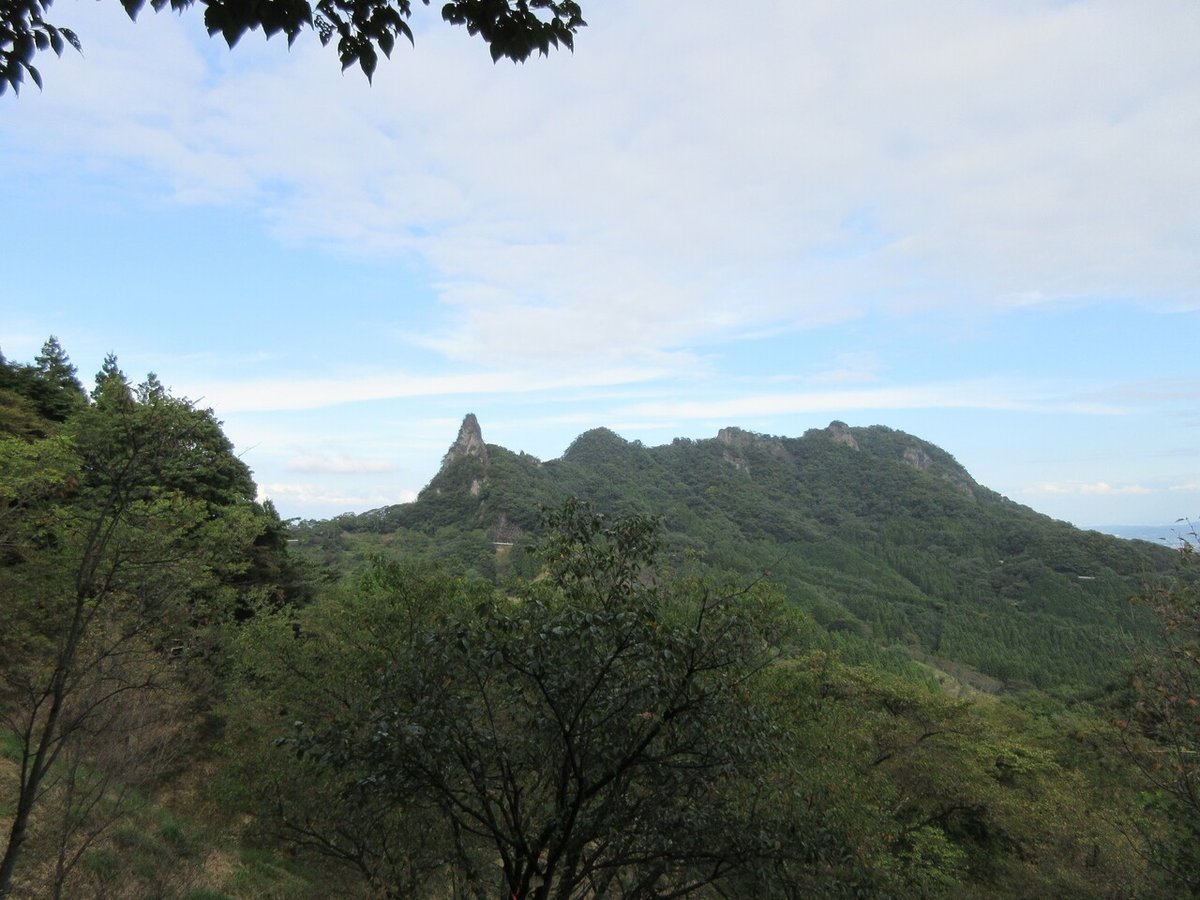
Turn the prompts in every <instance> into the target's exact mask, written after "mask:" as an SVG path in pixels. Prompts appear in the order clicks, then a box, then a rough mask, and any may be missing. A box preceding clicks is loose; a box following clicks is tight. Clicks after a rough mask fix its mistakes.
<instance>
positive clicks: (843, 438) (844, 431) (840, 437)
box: [825, 419, 859, 450]
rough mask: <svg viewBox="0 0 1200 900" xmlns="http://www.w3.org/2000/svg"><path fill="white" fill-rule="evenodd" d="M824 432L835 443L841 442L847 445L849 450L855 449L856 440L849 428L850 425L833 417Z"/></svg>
mask: <svg viewBox="0 0 1200 900" xmlns="http://www.w3.org/2000/svg"><path fill="white" fill-rule="evenodd" d="M825 431H826V433H827V434H828V435H829V436H830V437H831V438H832V439H833V442H834V443H835V444H842V445H844V446H846V447H849V448H850V449H851V450H857V449H859V447H858V441H857V440H856V439H855V437H854V432H853V431H851V430H850V426H849V425H847V424H846V423H845V422H839V421H838V420H837V419H834V420H833V421H832V422H830V423H829V426H828V427H827V428H826V429H825Z"/></svg>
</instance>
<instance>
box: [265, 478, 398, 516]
mask: <svg viewBox="0 0 1200 900" xmlns="http://www.w3.org/2000/svg"><path fill="white" fill-rule="evenodd" d="M258 497H259V499H260V500H268V499H269V500H272V501H274V502H276V503H277V504H287V505H288V506H300V507H307V508H314V507H320V508H324V509H326V510H328V509H334V510H337V511H339V512H340V511H346V510H364V509H373V508H378V507H380V506H386V505H389V504H392V503H409V502H411V501H413V500H415V499H416V498H417V492H416V491H414V490H397V491H393V492H389V491H381V490H378V489H375V490H369V491H363V492H361V493H350V492H343V491H336V490H331V489H330V488H329V486H328V485H325V484H315V483H290V482H271V483H269V484H260V485H259V486H258Z"/></svg>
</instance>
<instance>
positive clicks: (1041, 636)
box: [298, 423, 1171, 696]
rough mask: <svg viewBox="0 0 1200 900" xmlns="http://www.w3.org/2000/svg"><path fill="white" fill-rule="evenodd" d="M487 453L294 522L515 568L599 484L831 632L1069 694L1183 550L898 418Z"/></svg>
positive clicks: (688, 560)
mask: <svg viewBox="0 0 1200 900" xmlns="http://www.w3.org/2000/svg"><path fill="white" fill-rule="evenodd" d="M848 440H853V441H854V442H855V443H856V445H857V449H855V447H854V446H851V445H849V444H848V443H847V441H848ZM487 456H488V460H487V462H486V463H485V462H484V461H483V460H482V459H480V458H477V457H469V456H466V457H460V458H457V459H454V460H453V461H452V462H450V463H449V464H447V465H446V466H445V467H444V468H443V469H442V471H441V472H440V473H439V474H438V475H437V476H436V477H435V478H434V479H433V481H432V482H430V484H429V486H428V487H427V488H426V489H425V490H424V491H422V492H421V495H420V497H419V498H418V500H417V501H416V502H415V503H412V504H407V505H403V506H395V507H388V508H385V509H382V510H376V511H374V512H372V513H368V514H364V515H362V516H346V517H342V518H341V519H339V520H338V521H337V529H336V535H337V538H336V539H337V541H338V543H339V549H334V548H333V547H332V546H331V544H330V543H329V538H328V537H327V536H323V537H318V532H319V531H320V529H321V528H323V527H325V526H320V527H318V526H317V525H316V524H313V525H310V526H308V528H302V529H300V530H299V531H298V536H299V537H300V538H301V540H302V543H305V544H306V543H308V542H309V535H310V534H311V535H312V543H314V544H316V543H318V542H323V550H322V552H323V553H324V556H323V559H324V560H327V561H330V560H337V559H339V558H341V559H348V557H349V556H356V557H357V559H358V560H362V559H365V558H366V556H368V555H369V553H371V552H383V553H387V554H389V555H392V556H394V557H397V558H407V559H421V558H425V559H436V560H438V561H439V562H440V563H442V564H443V565H447V566H451V567H454V568H456V569H459V570H462V571H470V572H472V573H474V574H476V575H480V576H483V577H489V578H492V579H494V580H496V581H497V582H498V583H503V580H504V578H506V577H511V576H514V575H519V574H522V573H524V574H528V572H527V571H526V570H524V569H522V568H521V567H522V565H524V563H523V561H522V558H523V554H522V553H521V548H522V545H523V544H524V545H528V544H529V543H530V542H531V540H532V539H534V538H535V536H537V535H540V534H544V531H543V529H542V526H541V525H540V523H539V520H538V513H537V510H538V508H539V506H541V505H549V506H555V505H558V504H561V503H562V502H563V501H564V499H565V498H567V497H570V496H578V497H584V498H587V499H589V500H590V501H592V502H593V503H595V504H596V506H597V508H599V509H603V510H605V511H607V512H610V513H616V514H626V513H653V514H655V515H657V516H659V517H660V519H661V522H662V528H661V539H662V542H663V548H664V551H665V555H666V557H667V558H668V559H669V560H670V562H671V564H672V565H673V566H674V567H675V568H676V569H677V570H678V571H680V572H683V573H686V574H695V575H701V574H703V575H707V576H710V577H714V576H715V577H725V576H728V575H733V576H746V575H747V574H751V573H761V572H764V571H769V572H770V578H771V580H772V581H773V582H774V583H775V584H776V585H778V586H779V588H780V589H781V590H782V591H783V592H784V593H785V594H786V595H787V596H788V598H789V599H791V600H792V601H793V602H795V603H796V604H798V605H799V606H800V607H802V608H803V609H805V610H807V611H809V612H810V613H811V614H812V615H813V617H814V618H815V619H816V620H817V621H819V622H820V623H821V624H822V625H823V626H825V627H826V628H827V629H828V630H829V632H830V639H829V644H828V646H829V648H830V649H832V648H833V647H834V646H835V645H836V646H837V647H838V648H839V649H840V650H841V651H842V652H844V653H847V654H851V655H852V656H855V657H856V658H861V659H863V660H864V661H866V660H867V659H869V658H871V657H872V656H877V657H879V659H881V660H884V661H887V664H889V665H891V664H892V663H893V661H894V658H893V657H891V656H889V655H887V654H886V652H885V651H881V648H895V649H898V650H899V651H900V652H902V653H911V654H912V655H913V656H914V657H916V658H919V659H921V660H922V661H923V662H925V663H927V664H929V665H931V666H935V667H941V666H944V667H947V668H953V669H955V670H956V671H958V672H960V673H962V674H963V675H964V677H967V678H968V680H970V681H971V682H972V683H973V684H975V686H976V687H983V688H986V689H989V690H1001V689H1008V690H1010V691H1020V690H1024V689H1027V688H1030V687H1035V688H1038V689H1041V690H1047V691H1054V692H1057V693H1059V694H1061V695H1063V696H1079V695H1083V694H1086V693H1088V692H1092V691H1095V690H1097V689H1099V688H1102V687H1103V686H1105V685H1106V684H1109V683H1111V682H1112V681H1114V680H1115V679H1116V678H1118V677H1119V675H1120V670H1121V660H1122V658H1123V655H1124V648H1125V645H1126V642H1127V639H1128V636H1129V635H1130V634H1131V633H1132V634H1150V633H1152V628H1151V625H1150V620H1151V617H1150V616H1149V615H1148V614H1146V612H1145V610H1143V609H1138V608H1134V607H1131V606H1130V605H1129V604H1128V603H1127V602H1125V601H1126V598H1127V597H1128V596H1129V595H1130V594H1132V593H1133V592H1135V591H1136V590H1137V589H1138V588H1139V586H1140V585H1141V583H1142V582H1143V580H1144V579H1145V577H1147V576H1148V575H1151V574H1153V573H1155V572H1161V571H1165V570H1167V569H1169V567H1170V565H1171V561H1170V553H1169V552H1168V551H1166V550H1165V549H1163V548H1155V547H1153V546H1151V545H1148V544H1142V543H1136V542H1128V541H1122V540H1119V539H1117V538H1112V537H1108V536H1105V535H1100V534H1096V533H1092V532H1080V531H1078V530H1077V529H1074V528H1072V527H1071V526H1069V525H1067V524H1065V523H1062V522H1054V521H1052V520H1050V519H1048V518H1046V517H1045V516H1041V515H1038V514H1036V513H1034V512H1033V511H1032V510H1029V509H1026V508H1024V507H1020V506H1018V505H1017V504H1015V503H1012V502H1011V501H1008V500H1006V499H1004V498H1002V497H999V496H997V495H996V494H994V493H992V492H991V491H988V490H987V489H985V488H983V487H981V486H979V485H978V484H976V483H975V482H974V481H973V480H972V479H971V477H970V476H969V475H968V474H967V473H966V472H965V471H964V470H963V469H962V467H961V466H959V465H958V464H957V463H956V462H955V461H954V460H953V458H952V457H950V456H949V454H947V453H945V451H942V450H940V449H939V448H937V447H934V446H932V445H930V444H928V443H925V442H923V441H920V440H917V439H916V438H913V437H911V436H909V435H906V434H903V433H902V432H897V431H892V430H890V429H886V428H878V427H876V428H855V429H850V428H846V427H845V426H840V427H839V425H838V424H837V423H835V425H833V426H830V429H826V430H823V431H812V432H809V433H808V434H806V435H805V436H804V437H802V438H794V439H793V438H770V437H765V436H761V435H753V434H749V433H747V432H739V431H737V430H736V429H727V430H726V431H724V432H722V436H721V437H720V438H718V439H715V440H709V441H682V440H680V441H676V442H674V443H673V444H670V445H666V446H662V447H653V448H649V447H644V446H642V445H641V444H638V443H636V442H633V443H631V442H627V441H624V440H622V439H621V438H620V437H619V436H618V435H616V434H614V433H613V432H611V431H608V430H606V429H596V430H594V431H590V432H588V433H586V434H584V435H581V436H580V437H579V438H578V439H577V440H576V441H575V442H574V443H573V444H572V445H571V446H570V447H569V448H568V450H567V452H566V453H565V454H564V455H563V457H562V458H561V459H559V460H552V461H548V462H545V463H542V462H539V461H538V460H536V459H533V458H532V457H529V456H525V455H518V454H514V453H510V452H509V451H507V450H505V449H504V448H502V447H495V446H490V447H489V448H488V454H487ZM330 524H332V523H330ZM501 541H503V542H504V543H505V544H506V545H507V544H508V543H512V545H513V546H512V549H511V551H509V550H501V549H500V547H499V543H493V542H501ZM970 673H976V674H974V675H972V674H970Z"/></svg>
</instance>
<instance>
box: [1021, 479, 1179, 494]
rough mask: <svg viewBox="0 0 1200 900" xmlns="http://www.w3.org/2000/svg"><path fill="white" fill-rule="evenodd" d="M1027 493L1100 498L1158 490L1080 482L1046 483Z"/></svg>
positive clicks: (1128, 485)
mask: <svg viewBox="0 0 1200 900" xmlns="http://www.w3.org/2000/svg"><path fill="white" fill-rule="evenodd" d="M1025 493H1028V494H1085V495H1086V494H1092V495H1099V496H1109V495H1113V494H1155V493H1158V489H1156V488H1149V487H1146V486H1145V485H1141V484H1117V485H1113V484H1109V483H1108V482H1107V481H1096V482H1092V483H1086V482H1080V481H1068V482H1057V483H1052V482H1046V483H1043V484H1039V485H1035V486H1034V487H1031V488H1028V489H1027V490H1026V491H1025Z"/></svg>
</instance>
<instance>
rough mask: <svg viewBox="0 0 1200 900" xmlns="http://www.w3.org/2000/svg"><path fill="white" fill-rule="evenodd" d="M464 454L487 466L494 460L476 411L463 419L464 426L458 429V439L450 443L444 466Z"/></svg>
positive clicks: (443, 462)
mask: <svg viewBox="0 0 1200 900" xmlns="http://www.w3.org/2000/svg"><path fill="white" fill-rule="evenodd" d="M464 456H473V457H475V458H476V459H478V460H479V461H480V462H482V463H483V464H484V465H485V466H488V465H490V464H491V461H492V460H491V457H489V456H488V449H487V444H485V443H484V442H483V432H481V431H480V430H479V420H478V419H476V418H475V413H467V416H466V418H465V419H463V422H462V426H461V427H460V428H459V429H458V439H457V440H455V442H454V443H453V444H451V445H450V449H449V450H447V451H446V455H445V457H443V459H442V468H443V469H444V468H446V466H448V465H450V463H452V462H454V461H455V460H456V459H462V458H463V457H464Z"/></svg>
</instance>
